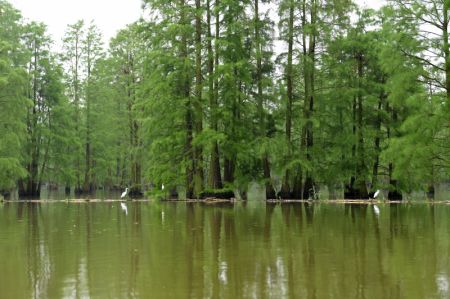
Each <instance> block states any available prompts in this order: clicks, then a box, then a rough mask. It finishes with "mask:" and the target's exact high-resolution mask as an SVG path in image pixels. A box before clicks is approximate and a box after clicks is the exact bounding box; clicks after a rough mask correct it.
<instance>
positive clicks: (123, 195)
mask: <svg viewBox="0 0 450 299" xmlns="http://www.w3.org/2000/svg"><path fill="white" fill-rule="evenodd" d="M127 194H128V188H125V191H123V192H122V195H121V196H120V199H123V198H125V196H127Z"/></svg>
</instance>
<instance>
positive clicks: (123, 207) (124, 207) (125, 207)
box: [120, 202, 128, 215]
mask: <svg viewBox="0 0 450 299" xmlns="http://www.w3.org/2000/svg"><path fill="white" fill-rule="evenodd" d="M120 207H121V208H122V211H124V212H125V215H128V208H127V205H126V204H125V203H124V202H121V203H120Z"/></svg>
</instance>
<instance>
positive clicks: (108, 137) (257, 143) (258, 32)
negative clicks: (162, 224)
mask: <svg viewBox="0 0 450 299" xmlns="http://www.w3.org/2000/svg"><path fill="white" fill-rule="evenodd" d="M142 15H143V17H142V18H141V19H139V20H136V21H135V22H133V23H132V24H129V25H127V26H126V27H125V28H123V29H122V30H120V31H119V32H117V34H116V36H114V37H113V38H112V39H111V40H110V42H109V44H108V45H105V44H104V42H103V38H102V32H101V30H100V29H99V28H98V27H97V25H96V24H95V22H94V21H86V20H79V21H77V22H75V23H73V24H68V25H67V28H66V30H65V34H64V36H63V38H62V41H54V40H52V38H51V36H50V34H49V32H48V30H47V26H46V25H45V24H44V23H41V22H35V21H32V20H27V19H25V18H23V17H22V15H21V13H20V11H18V10H17V9H15V8H14V7H13V5H11V4H10V3H9V2H8V1H5V0H0V194H3V195H6V194H8V193H10V194H14V195H15V194H16V193H18V195H19V198H39V197H41V195H42V194H43V193H44V192H46V191H43V190H45V189H51V188H59V189H64V190H65V193H66V194H67V196H69V195H68V194H75V196H76V197H83V196H85V195H86V196H87V195H90V194H94V193H95V191H96V190H100V189H101V190H114V189H115V190H124V189H125V188H128V194H129V195H130V196H131V197H139V196H143V195H146V196H156V197H158V196H159V197H160V196H161V195H164V194H166V195H167V196H170V197H172V196H174V195H175V194H176V195H178V196H179V198H223V199H227V198H231V197H238V198H242V199H245V198H246V197H247V194H248V193H249V192H250V191H249V190H250V188H251V185H252V184H253V183H254V182H257V183H258V184H259V185H261V186H263V187H265V196H264V198H269V199H270V198H276V197H278V196H279V197H280V198H281V199H283V200H290V199H309V198H318V197H319V196H318V192H319V191H320V189H323V190H325V189H326V190H327V194H328V195H327V196H328V197H329V199H336V198H341V197H343V198H346V199H369V198H371V197H373V195H372V194H373V192H374V191H375V190H383V191H384V192H385V193H386V194H384V195H385V198H386V199H388V200H393V201H399V200H402V199H405V198H407V197H408V196H409V195H410V194H421V195H423V196H424V197H429V198H433V199H435V200H445V199H448V193H447V194H446V193H445V192H442V190H441V189H440V188H441V185H442V184H447V186H446V188H447V189H450V150H449V149H450V148H449V146H450V42H449V34H450V32H449V30H450V2H449V1H442V0H430V1H420V0H411V1H404V0H392V1H387V3H386V5H385V6H383V7H381V8H379V9H377V10H374V9H367V8H364V7H363V6H359V5H358V4H357V3H356V2H354V1H331V0H330V1H329V0H324V1H317V0H279V1H275V0H268V1H263V0H248V1H223V0H195V1H193V0H192V1H187V0H177V1H160V0H142ZM424 24H426V26H425V25H424ZM430 32H431V33H432V34H430ZM59 42H61V43H59ZM57 44H61V47H60V48H59V49H55V48H56V47H55V45H57ZM13 190H14V193H13V192H12V191H13ZM16 190H17V192H16ZM146 190H151V192H150V193H148V194H144V192H145V191H146ZM180 190H182V191H180ZM169 194H170V195H169ZM324 194H325V193H324ZM93 196H95V195H93ZM324 196H325V195H324Z"/></svg>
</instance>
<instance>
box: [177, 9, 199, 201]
mask: <svg viewBox="0 0 450 299" xmlns="http://www.w3.org/2000/svg"><path fill="white" fill-rule="evenodd" d="M179 9H180V25H181V26H186V24H187V21H186V11H185V10H186V2H185V0H180V8H179ZM180 59H181V60H182V61H186V60H187V59H188V47H187V36H186V33H185V30H183V33H182V35H181V44H180ZM181 81H182V86H181V96H182V98H183V100H184V102H185V110H186V111H185V129H186V143H185V160H186V161H187V164H186V197H187V198H193V196H194V184H193V183H194V171H195V163H194V161H195V159H194V151H193V147H192V140H193V114H192V103H191V97H190V89H191V86H190V80H189V73H188V70H187V69H186V68H184V69H183V71H182V80H181Z"/></svg>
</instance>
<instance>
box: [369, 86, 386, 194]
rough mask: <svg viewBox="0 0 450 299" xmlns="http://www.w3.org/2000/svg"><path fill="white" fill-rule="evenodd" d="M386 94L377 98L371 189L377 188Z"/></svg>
mask: <svg viewBox="0 0 450 299" xmlns="http://www.w3.org/2000/svg"><path fill="white" fill-rule="evenodd" d="M381 83H382V84H384V80H382V81H381ZM385 98H386V94H385V93H384V91H382V92H381V94H380V96H379V98H378V112H377V123H376V131H377V132H376V136H375V141H374V146H375V153H376V156H375V162H374V163H373V169H372V184H371V188H372V189H374V188H377V185H378V169H379V167H380V153H381V134H382V133H381V121H382V119H381V113H382V111H381V109H382V108H383V102H384V101H385Z"/></svg>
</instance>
